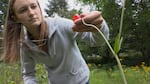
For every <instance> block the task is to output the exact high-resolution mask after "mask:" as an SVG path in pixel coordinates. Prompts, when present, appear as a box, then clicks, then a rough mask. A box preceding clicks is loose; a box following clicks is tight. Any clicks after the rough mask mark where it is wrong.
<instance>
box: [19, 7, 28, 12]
mask: <svg viewBox="0 0 150 84" xmlns="http://www.w3.org/2000/svg"><path fill="white" fill-rule="evenodd" d="M26 10H27V8H22V9H20V10H19V13H24V12H25V11H26Z"/></svg>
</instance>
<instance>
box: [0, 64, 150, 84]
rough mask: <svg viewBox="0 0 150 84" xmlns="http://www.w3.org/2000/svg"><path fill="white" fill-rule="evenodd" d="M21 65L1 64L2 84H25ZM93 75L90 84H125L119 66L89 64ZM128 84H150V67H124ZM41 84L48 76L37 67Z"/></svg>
mask: <svg viewBox="0 0 150 84" xmlns="http://www.w3.org/2000/svg"><path fill="white" fill-rule="evenodd" d="M19 66H20V65H6V64H2V63H1V64H0V68H1V69H0V74H1V75H0V84H23V81H22V77H21V72H20V67H19ZM88 66H89V68H90V70H91V75H90V84H123V81H122V78H121V74H120V70H119V69H118V66H111V67H110V66H109V65H101V64H98V65H97V66H96V65H95V64H88ZM123 68H124V72H125V75H126V78H127V82H128V84H149V81H150V66H145V63H144V62H143V63H142V64H141V65H139V66H130V67H127V66H125V65H124V66H123ZM36 75H37V79H38V80H39V84H48V81H47V75H46V72H45V70H44V69H43V66H42V65H37V73H36Z"/></svg>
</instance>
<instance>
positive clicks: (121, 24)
mask: <svg viewBox="0 0 150 84" xmlns="http://www.w3.org/2000/svg"><path fill="white" fill-rule="evenodd" d="M125 4H126V0H124V4H123V7H122V12H121V19H120V28H119V38H120V37H121V33H122V26H123V16H124V10H125Z"/></svg>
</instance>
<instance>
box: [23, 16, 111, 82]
mask: <svg viewBox="0 0 150 84" xmlns="http://www.w3.org/2000/svg"><path fill="white" fill-rule="evenodd" d="M45 21H46V23H47V26H48V52H45V51H42V50H41V49H39V47H38V46H37V45H36V44H34V43H33V41H32V40H30V39H29V38H28V35H27V30H26V28H25V27H24V28H23V30H22V45H21V62H22V73H23V79H24V83H25V84H38V80H37V79H36V77H35V72H36V68H35V66H36V64H37V63H41V64H44V66H45V69H46V71H47V75H48V79H49V84H85V83H86V82H87V81H88V80H89V69H88V67H87V64H86V62H85V61H84V59H83V57H82V55H81V52H80V50H79V48H78V46H77V42H76V40H77V39H80V40H85V41H88V42H89V44H90V46H100V45H102V44H104V39H103V38H102V37H101V35H100V34H99V33H98V32H74V31H73V30H72V26H73V24H74V23H73V21H72V20H69V19H65V18H60V17H56V18H45ZM100 30H101V31H102V32H103V33H104V35H105V36H106V38H108V37H109V29H108V26H107V24H106V22H105V21H103V23H102V27H101V28H100Z"/></svg>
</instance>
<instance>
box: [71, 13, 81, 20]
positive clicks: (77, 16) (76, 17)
mask: <svg viewBox="0 0 150 84" xmlns="http://www.w3.org/2000/svg"><path fill="white" fill-rule="evenodd" d="M79 18H81V17H80V15H78V14H75V15H74V16H73V17H72V20H73V21H75V20H77V19H79Z"/></svg>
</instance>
